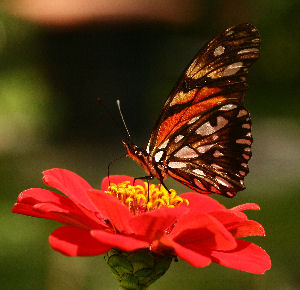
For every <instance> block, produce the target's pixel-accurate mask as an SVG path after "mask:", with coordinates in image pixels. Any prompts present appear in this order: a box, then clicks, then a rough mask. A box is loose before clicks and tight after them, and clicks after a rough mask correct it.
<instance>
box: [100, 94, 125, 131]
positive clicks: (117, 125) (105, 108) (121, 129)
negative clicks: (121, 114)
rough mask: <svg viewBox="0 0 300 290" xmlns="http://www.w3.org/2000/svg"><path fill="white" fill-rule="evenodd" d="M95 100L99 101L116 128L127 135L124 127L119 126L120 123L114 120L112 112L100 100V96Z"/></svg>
mask: <svg viewBox="0 0 300 290" xmlns="http://www.w3.org/2000/svg"><path fill="white" fill-rule="evenodd" d="M97 102H98V103H99V105H100V106H102V107H103V109H104V111H105V113H106V114H107V115H108V117H109V118H110V119H111V120H112V121H113V123H114V124H115V126H116V127H117V128H119V129H120V131H122V133H123V134H124V135H127V134H128V132H126V131H124V128H123V127H122V126H120V123H119V122H118V121H117V120H116V118H115V117H114V116H113V115H112V113H111V112H110V111H109V110H108V109H107V107H106V106H105V104H104V102H102V99H101V98H97Z"/></svg>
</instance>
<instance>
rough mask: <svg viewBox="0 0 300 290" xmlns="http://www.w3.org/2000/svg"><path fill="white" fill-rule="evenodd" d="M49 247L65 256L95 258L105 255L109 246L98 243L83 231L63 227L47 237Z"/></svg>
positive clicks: (88, 233)
mask: <svg viewBox="0 0 300 290" xmlns="http://www.w3.org/2000/svg"><path fill="white" fill-rule="evenodd" d="M49 243H50V245H51V247H52V248H53V249H54V250H56V251H58V252H61V253H62V254H64V255H67V256H95V255H101V254H104V253H106V252H107V251H109V250H110V249H111V247H110V246H108V245H106V244H103V243H100V242H99V241H98V240H96V239H94V238H93V237H92V236H91V233H90V232H89V231H87V230H85V229H81V228H77V227H72V226H64V227H60V228H58V229H56V230H55V231H54V232H53V233H52V234H51V235H50V236H49Z"/></svg>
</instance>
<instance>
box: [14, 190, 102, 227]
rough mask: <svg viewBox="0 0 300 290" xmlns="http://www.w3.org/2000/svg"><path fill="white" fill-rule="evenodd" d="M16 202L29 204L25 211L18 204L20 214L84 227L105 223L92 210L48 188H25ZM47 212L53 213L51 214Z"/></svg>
mask: <svg viewBox="0 0 300 290" xmlns="http://www.w3.org/2000/svg"><path fill="white" fill-rule="evenodd" d="M18 203H22V204H27V205H30V207H26V210H27V212H26V211H23V210H22V208H21V207H20V206H18V210H20V209H21V211H22V212H21V211H19V212H18V213H20V214H26V215H30V216H35V217H42V218H47V219H49V218H50V219H54V220H57V221H59V222H61V223H65V224H72V225H77V226H79V225H80V226H84V225H85V226H84V227H87V228H99V227H102V226H105V225H106V224H104V223H101V221H99V219H97V218H96V217H95V214H94V213H93V212H89V211H88V210H86V209H85V208H84V207H82V206H80V205H79V204H78V205H75V204H74V203H73V202H72V201H71V200H70V199H69V198H67V197H65V196H63V195H60V194H58V193H56V192H53V191H50V190H45V189H41V188H30V189H28V190H25V191H23V192H21V193H20V195H19V196H18ZM28 210H29V211H28ZM13 212H16V209H13ZM38 212H39V213H38ZM47 213H53V215H48V214H47ZM43 214H46V215H43Z"/></svg>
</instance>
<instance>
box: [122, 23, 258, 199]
mask: <svg viewBox="0 0 300 290" xmlns="http://www.w3.org/2000/svg"><path fill="white" fill-rule="evenodd" d="M259 54H260V36H259V33H258V30H257V28H256V27H254V26H253V25H251V24H248V23H244V24H239V25H236V26H232V27H230V28H228V29H226V30H225V31H224V32H223V33H222V34H220V35H219V36H217V37H216V38H214V39H213V40H211V41H210V42H208V43H207V44H206V45H205V46H204V47H203V48H202V49H201V50H200V51H199V52H198V54H197V55H196V57H195V58H194V59H193V61H192V62H191V64H190V65H189V66H188V67H187V69H186V70H185V71H184V72H183V74H182V76H181V77H180V79H179V80H178V82H177V84H176V86H175V88H174V89H173V90H172V91H171V93H170V95H169V96H168V98H167V100H166V102H165V104H164V106H163V108H162V111H161V113H160V115H159V118H158V120H157V122H156V124H155V126H154V129H153V130H152V133H151V136H150V140H149V143H148V146H147V149H146V150H144V149H142V148H139V147H138V146H136V145H134V144H133V143H132V142H126V141H123V144H124V145H125V148H126V150H127V153H126V155H127V156H128V157H130V158H132V159H133V160H135V161H137V162H138V163H139V164H140V165H141V166H142V167H143V168H144V170H145V171H146V172H147V173H148V174H149V177H152V178H153V177H156V178H157V179H158V180H159V181H160V182H161V184H163V185H164V183H163V180H164V179H165V178H166V177H167V176H170V177H172V178H174V179H175V180H177V181H178V182H180V183H181V184H183V185H185V186H187V187H189V188H191V189H192V190H195V191H197V192H199V193H205V194H206V193H215V194H221V195H223V196H226V197H233V196H235V195H236V193H237V192H238V191H241V190H243V189H245V186H244V181H243V180H244V177H245V176H246V175H247V174H248V172H249V169H248V161H249V159H250V158H251V144H252V135H251V120H250V115H249V112H248V111H247V109H245V107H244V96H245V93H246V91H247V89H248V83H247V75H248V69H249V67H250V66H251V65H252V64H253V63H254V61H255V60H257V59H258V57H259Z"/></svg>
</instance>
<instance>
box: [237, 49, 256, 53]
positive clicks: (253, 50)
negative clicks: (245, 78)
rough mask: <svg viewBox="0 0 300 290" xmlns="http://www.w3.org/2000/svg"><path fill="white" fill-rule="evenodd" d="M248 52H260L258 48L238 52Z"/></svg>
mask: <svg viewBox="0 0 300 290" xmlns="http://www.w3.org/2000/svg"><path fill="white" fill-rule="evenodd" d="M248 52H259V49H258V48H246V49H242V50H240V51H239V52H238V54H243V53H248Z"/></svg>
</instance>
